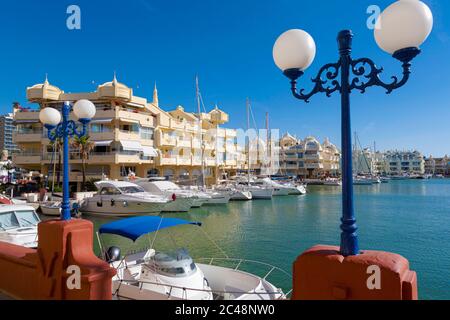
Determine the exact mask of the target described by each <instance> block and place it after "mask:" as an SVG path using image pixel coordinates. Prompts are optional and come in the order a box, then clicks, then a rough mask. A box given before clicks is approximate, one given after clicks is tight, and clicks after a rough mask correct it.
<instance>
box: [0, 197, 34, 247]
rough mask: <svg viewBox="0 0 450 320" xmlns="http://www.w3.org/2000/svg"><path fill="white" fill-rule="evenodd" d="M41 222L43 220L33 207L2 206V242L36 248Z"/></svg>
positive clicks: (0, 207)
mask: <svg viewBox="0 0 450 320" xmlns="http://www.w3.org/2000/svg"><path fill="white" fill-rule="evenodd" d="M39 222H41V220H40V219H39V216H38V215H37V214H36V211H35V210H34V208H33V207H30V206H26V205H0V241H3V242H8V243H11V244H15V245H18V246H23V247H28V248H36V247H37V241H38V233H37V225H38V223H39Z"/></svg>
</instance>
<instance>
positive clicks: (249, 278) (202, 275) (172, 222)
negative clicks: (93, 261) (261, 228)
mask: <svg viewBox="0 0 450 320" xmlns="http://www.w3.org/2000/svg"><path fill="white" fill-rule="evenodd" d="M183 225H184V226H186V225H191V226H196V227H201V226H202V223H200V222H193V221H188V220H183V219H176V218H164V217H155V216H141V217H134V218H128V219H123V220H118V221H114V222H110V223H107V224H104V225H102V226H101V227H100V229H99V231H98V233H97V234H98V239H99V244H100V248H101V250H102V254H103V258H104V259H105V260H106V261H107V262H108V263H110V264H111V266H112V267H114V268H115V269H116V270H117V274H116V276H115V277H114V278H113V292H112V294H113V298H115V299H119V300H122V299H123V300H279V299H286V296H287V294H285V293H283V290H282V289H280V288H278V287H276V286H275V285H273V284H272V283H271V282H269V281H268V280H267V278H268V277H269V276H270V275H271V274H272V273H274V272H279V273H282V274H283V275H284V276H285V277H289V278H290V274H288V273H287V272H285V271H283V270H281V269H279V268H277V267H274V266H272V265H269V264H265V263H261V262H257V261H250V260H244V259H230V258H229V257H228V256H226V254H225V253H224V255H225V256H226V257H225V258H203V259H198V261H202V262H203V261H204V263H198V262H195V261H194V259H193V258H192V257H191V256H190V255H189V253H188V251H187V250H186V249H177V250H175V251H174V252H172V253H167V252H158V251H156V250H155V249H154V248H153V243H152V244H151V246H150V248H148V249H146V250H143V251H140V252H137V253H132V254H128V255H125V256H122V254H121V250H120V248H118V247H109V248H108V249H107V250H104V249H103V248H104V244H103V241H102V238H101V237H100V236H101V235H104V234H110V235H118V236H122V237H125V238H127V239H130V240H132V241H134V242H135V241H136V240H137V239H139V238H140V237H142V236H144V235H147V234H150V233H155V235H156V234H157V232H158V231H160V230H162V229H169V228H175V227H177V226H183ZM211 241H212V240H211ZM212 242H213V241H212ZM214 244H215V245H217V244H216V243H214ZM219 249H220V248H219ZM220 263H225V265H227V266H220V265H219V264H220ZM230 263H231V264H234V265H233V266H232V267H230ZM249 263H250V264H257V265H259V266H262V267H265V268H266V269H267V270H268V271H267V272H265V275H264V276H258V275H256V274H252V273H249V272H246V271H242V270H240V267H241V266H243V265H245V264H249Z"/></svg>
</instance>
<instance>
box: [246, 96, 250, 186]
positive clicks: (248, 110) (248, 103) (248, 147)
mask: <svg viewBox="0 0 450 320" xmlns="http://www.w3.org/2000/svg"><path fill="white" fill-rule="evenodd" d="M246 108H247V140H248V142H247V178H248V185H249V186H250V132H249V131H250V99H249V98H247V102H246Z"/></svg>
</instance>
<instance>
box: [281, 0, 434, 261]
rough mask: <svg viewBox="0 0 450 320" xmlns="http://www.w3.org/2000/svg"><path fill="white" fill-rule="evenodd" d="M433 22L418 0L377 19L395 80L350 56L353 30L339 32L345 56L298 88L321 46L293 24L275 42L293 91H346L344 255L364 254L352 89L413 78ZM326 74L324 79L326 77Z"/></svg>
mask: <svg viewBox="0 0 450 320" xmlns="http://www.w3.org/2000/svg"><path fill="white" fill-rule="evenodd" d="M432 26H433V16H432V13H431V11H430V9H429V8H428V6H426V5H425V4H424V3H423V2H421V1H419V0H399V1H397V2H395V3H393V4H392V5H391V6H389V7H388V8H387V9H386V10H385V11H383V13H382V14H381V15H380V17H379V18H378V20H377V23H376V26H375V40H376V42H377V44H378V46H379V47H380V48H381V49H383V50H384V51H386V52H388V53H389V54H392V56H393V57H394V58H395V59H397V60H399V61H400V62H401V63H402V68H403V76H402V78H401V79H398V78H397V77H395V76H394V77H392V81H391V82H388V83H386V82H383V81H382V80H381V79H380V77H379V76H380V74H381V73H382V71H383V69H382V68H377V67H376V65H375V63H374V62H373V61H372V60H371V59H369V58H360V59H356V60H354V59H353V58H352V57H351V51H352V38H353V34H352V32H351V31H350V30H344V31H341V32H339V34H338V37H337V41H338V47H339V55H340V58H339V60H338V61H337V62H336V63H329V64H326V65H324V66H323V67H322V68H321V69H320V70H319V73H318V75H317V76H316V77H315V78H313V79H312V82H313V83H314V87H313V89H312V90H311V91H310V92H305V90H304V89H301V90H297V80H298V78H300V77H301V76H302V75H303V74H304V70H306V69H307V68H308V67H309V66H310V65H311V63H312V61H313V60H314V57H315V54H316V45H315V43H314V40H313V38H312V37H311V36H310V35H309V34H308V33H307V32H305V31H303V30H298V29H293V30H289V31H286V32H285V33H283V34H282V35H281V36H280V37H279V38H278V39H277V41H276V43H275V46H274V49H273V55H274V60H275V63H276V65H277V66H278V67H279V68H280V69H281V70H282V71H283V73H284V75H286V76H287V77H288V78H289V79H290V80H291V90H292V94H293V95H294V97H296V98H297V99H300V100H303V101H305V102H309V99H310V98H311V97H312V96H313V95H315V94H317V93H325V94H326V95H327V96H328V97H329V96H331V94H332V93H333V92H335V91H338V92H339V93H340V95H341V113H342V119H341V122H342V132H341V136H342V141H341V144H342V146H341V147H342V182H343V183H342V187H343V188H342V219H341V220H342V224H341V229H342V233H341V246H340V253H341V254H342V255H343V256H350V255H357V254H358V253H359V245H358V237H357V233H356V230H357V226H356V219H355V214H354V210H353V173H352V147H351V146H352V140H351V125H350V93H351V92H352V91H353V90H359V91H361V93H364V92H365V91H366V89H367V88H368V87H371V86H379V87H382V88H384V89H386V91H387V93H391V92H392V91H393V90H395V89H397V88H400V87H402V86H403V85H404V84H405V83H406V82H407V81H408V79H409V76H410V73H411V71H410V67H411V61H412V60H413V59H414V58H415V57H416V56H417V55H418V54H419V53H420V52H421V51H420V49H419V47H420V45H421V44H422V43H423V42H424V41H425V40H426V38H427V37H428V35H429V34H430V32H431V29H432ZM324 76H325V79H324V78H323V77H324Z"/></svg>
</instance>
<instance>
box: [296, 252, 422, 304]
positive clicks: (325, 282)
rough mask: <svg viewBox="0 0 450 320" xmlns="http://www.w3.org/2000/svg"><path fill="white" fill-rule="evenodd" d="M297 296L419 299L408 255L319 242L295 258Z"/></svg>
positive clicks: (342, 298) (327, 298)
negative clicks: (348, 251)
mask: <svg viewBox="0 0 450 320" xmlns="http://www.w3.org/2000/svg"><path fill="white" fill-rule="evenodd" d="M292 299H293V300H417V299H418V291H417V276H416V273H415V272H414V271H411V270H410V269H409V262H408V260H407V259H405V258H404V257H402V256H400V255H398V254H395V253H390V252H382V251H361V253H360V254H359V255H356V256H348V257H344V256H343V255H341V254H340V253H339V247H335V246H325V245H317V246H314V247H312V248H310V249H308V250H306V251H305V252H304V253H303V254H302V255H301V256H299V257H298V258H297V260H296V261H295V262H294V271H293V293H292Z"/></svg>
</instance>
